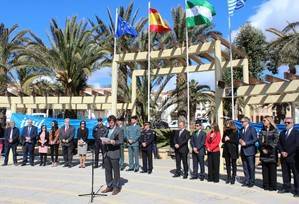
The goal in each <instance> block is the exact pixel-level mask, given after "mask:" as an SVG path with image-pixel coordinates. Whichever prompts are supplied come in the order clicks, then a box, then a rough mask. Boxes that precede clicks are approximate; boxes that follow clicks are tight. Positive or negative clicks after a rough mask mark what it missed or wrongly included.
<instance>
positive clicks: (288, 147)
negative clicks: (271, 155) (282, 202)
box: [278, 118, 299, 197]
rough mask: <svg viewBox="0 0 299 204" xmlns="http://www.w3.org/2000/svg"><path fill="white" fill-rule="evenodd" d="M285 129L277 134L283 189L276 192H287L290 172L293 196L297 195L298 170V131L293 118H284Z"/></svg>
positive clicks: (298, 189) (289, 187)
mask: <svg viewBox="0 0 299 204" xmlns="http://www.w3.org/2000/svg"><path fill="white" fill-rule="evenodd" d="M284 123H285V124H286V130H284V131H282V132H281V133H280V136H279V141H278V150H279V152H280V154H281V157H280V159H281V168H282V176H283V177H282V178H283V189H281V190H280V191H278V193H288V192H290V190H291V173H293V177H294V186H295V192H294V197H299V172H298V169H297V168H296V162H298V161H296V160H295V158H296V148H297V147H298V143H299V131H298V130H296V129H295V128H294V120H293V119H292V118H285V120H284Z"/></svg>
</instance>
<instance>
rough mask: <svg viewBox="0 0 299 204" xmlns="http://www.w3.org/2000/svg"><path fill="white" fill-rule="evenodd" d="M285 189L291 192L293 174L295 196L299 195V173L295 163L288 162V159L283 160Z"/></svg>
mask: <svg viewBox="0 0 299 204" xmlns="http://www.w3.org/2000/svg"><path fill="white" fill-rule="evenodd" d="M281 169H282V180H283V188H284V189H286V190H291V178H292V176H291V174H293V177H294V187H295V194H299V172H298V170H297V169H296V164H295V162H287V161H286V159H281Z"/></svg>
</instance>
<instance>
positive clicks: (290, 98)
mask: <svg viewBox="0 0 299 204" xmlns="http://www.w3.org/2000/svg"><path fill="white" fill-rule="evenodd" d="M298 100H299V93H286V94H276V95H258V96H250V97H247V98H246V100H245V103H246V104H247V105H263V104H273V103H292V102H295V101H298Z"/></svg>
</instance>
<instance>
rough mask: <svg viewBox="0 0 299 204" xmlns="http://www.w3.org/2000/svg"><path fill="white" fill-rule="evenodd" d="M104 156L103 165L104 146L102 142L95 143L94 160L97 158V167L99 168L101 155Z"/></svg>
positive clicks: (96, 141)
mask: <svg viewBox="0 0 299 204" xmlns="http://www.w3.org/2000/svg"><path fill="white" fill-rule="evenodd" d="M100 152H101V154H102V163H103V162H104V145H102V141H101V140H95V141H94V158H95V166H96V167H98V166H99V154H100Z"/></svg>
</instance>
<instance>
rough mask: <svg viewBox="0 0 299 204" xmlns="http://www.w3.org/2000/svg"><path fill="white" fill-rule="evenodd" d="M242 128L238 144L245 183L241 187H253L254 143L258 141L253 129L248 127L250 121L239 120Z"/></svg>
mask: <svg viewBox="0 0 299 204" xmlns="http://www.w3.org/2000/svg"><path fill="white" fill-rule="evenodd" d="M241 122H242V126H243V128H242V129H241V132H240V134H241V135H240V139H239V143H240V145H241V158H242V164H243V171H244V175H245V182H244V183H243V185H242V186H247V187H253V186H254V183H255V154H256V146H255V143H256V142H257V141H258V139H257V133H256V130H255V128H254V127H252V126H250V119H249V118H248V117H244V118H242V120H241Z"/></svg>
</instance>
